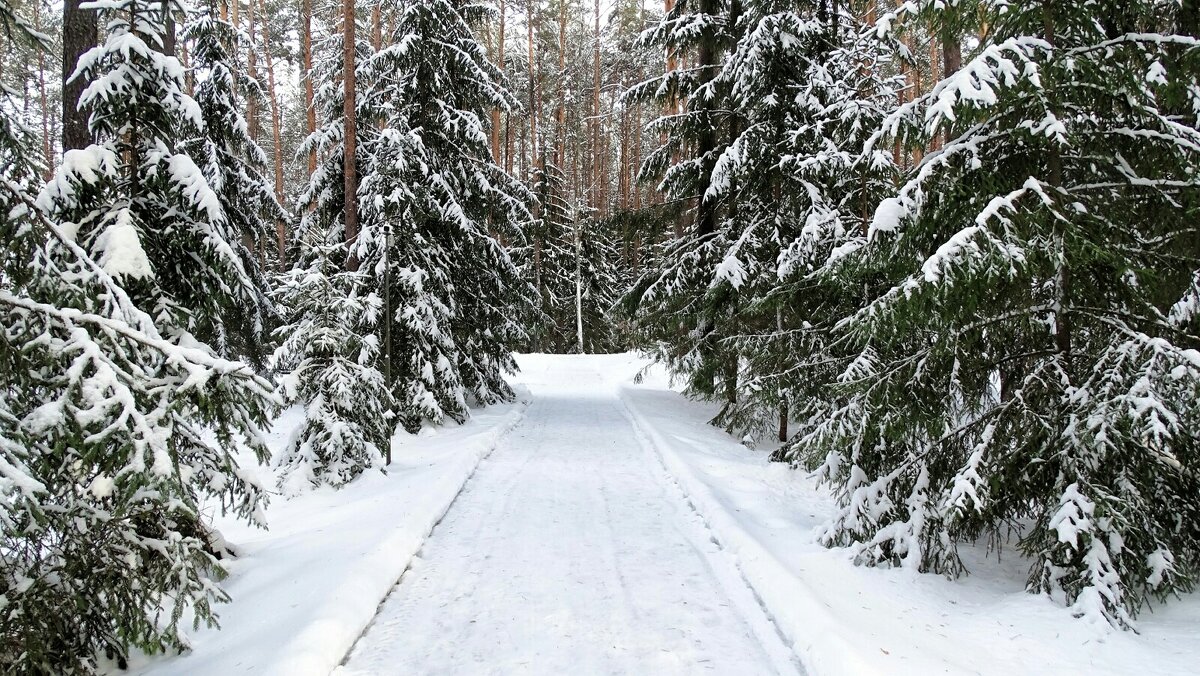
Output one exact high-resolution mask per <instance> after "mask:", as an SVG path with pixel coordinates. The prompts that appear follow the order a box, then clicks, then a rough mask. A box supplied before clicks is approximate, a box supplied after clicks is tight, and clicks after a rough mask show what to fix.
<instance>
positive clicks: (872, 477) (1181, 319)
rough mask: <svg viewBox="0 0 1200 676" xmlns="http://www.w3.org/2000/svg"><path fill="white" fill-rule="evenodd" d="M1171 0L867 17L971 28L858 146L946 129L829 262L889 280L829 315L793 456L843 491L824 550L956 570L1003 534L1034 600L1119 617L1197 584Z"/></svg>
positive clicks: (1192, 106) (1186, 113)
mask: <svg viewBox="0 0 1200 676" xmlns="http://www.w3.org/2000/svg"><path fill="white" fill-rule="evenodd" d="M1179 12H1180V8H1179V5H1178V3H1174V2H1166V1H1154V0H1140V1H1135V2H1115V1H1109V0H1084V1H1082V2H1074V3H1060V2H1030V3H1000V2H969V3H968V2H960V3H942V2H934V1H933V0H930V1H928V2H919V3H909V4H907V5H905V6H904V7H903V8H901V9H899V10H898V11H897V12H896V13H895V14H893V15H889V16H886V17H884V18H883V19H882V21H881V24H880V25H881V27H882V28H883V29H885V30H892V31H895V30H900V29H902V28H903V27H905V26H909V27H912V26H913V25H914V24H915V25H923V26H924V27H925V28H926V29H927V30H928V31H929V32H930V33H933V34H939V33H941V32H942V30H943V29H944V28H945V27H947V26H955V27H962V26H965V25H967V24H966V22H967V21H968V20H979V21H982V22H986V25H987V31H986V33H985V39H983V40H982V42H981V44H979V46H978V47H977V48H976V49H975V50H974V53H973V54H972V55H970V58H969V60H968V62H967V63H966V65H965V66H964V67H963V68H962V69H961V70H960V71H958V72H956V73H954V74H952V75H950V76H949V77H947V78H946V79H945V80H943V81H942V82H941V83H939V84H938V85H937V86H936V87H935V88H934V89H933V90H932V91H931V92H930V93H929V94H927V95H926V96H924V97H921V98H918V99H916V100H915V101H913V102H911V103H909V104H906V105H904V106H902V107H901V108H900V109H899V110H898V111H897V112H896V113H895V114H893V115H892V116H890V117H889V118H888V120H887V121H886V122H885V124H884V125H883V131H882V132H881V133H880V134H879V135H878V136H877V139H876V144H878V143H881V142H883V141H884V140H885V139H887V138H893V137H899V138H901V139H905V140H909V141H915V142H918V143H920V142H927V141H929V140H930V139H932V138H934V137H937V136H939V135H940V136H941V137H942V138H944V139H945V144H944V147H942V148H941V149H940V150H938V151H936V152H933V153H930V154H929V155H927V156H926V157H925V158H924V160H923V161H922V162H921V163H920V164H919V166H917V168H916V169H915V171H914V175H913V176H912V178H911V179H910V180H909V181H908V182H907V183H906V184H905V185H904V186H903V187H902V188H901V189H900V191H899V192H898V194H896V195H895V196H894V197H893V198H891V199H888V200H886V201H884V202H883V203H882V204H881V205H880V206H879V208H878V209H877V211H876V212H875V216H874V219H873V222H872V225H871V227H870V231H869V233H868V236H867V241H866V244H865V246H864V247H863V248H861V249H860V250H858V251H857V252H854V253H852V254H849V255H847V256H845V257H843V258H842V259H841V269H842V273H843V274H845V275H847V276H850V277H855V278H859V279H866V278H870V277H873V276H874V277H878V278H882V279H885V280H887V285H888V287H889V288H888V290H887V291H885V292H884V293H882V294H879V295H878V296H877V297H874V298H873V299H871V300H870V302H868V303H867V304H866V305H865V307H863V308H862V309H861V310H859V311H857V312H856V313H854V314H853V315H852V316H850V317H848V318H847V319H846V320H845V321H844V323H843V325H842V327H841V330H842V331H843V332H844V335H845V336H846V337H847V339H849V340H851V341H853V343H854V345H855V346H856V349H857V352H858V355H857V357H856V358H855V359H854V360H853V361H852V362H851V364H850V365H849V366H848V367H847V368H846V369H845V371H844V373H843V374H842V375H841V378H840V382H839V383H838V384H837V386H836V387H834V388H832V389H831V390H830V392H829V394H828V401H829V402H830V404H829V405H828V406H827V410H826V413H827V417H826V418H825V419H824V420H823V421H822V422H821V423H820V424H819V425H817V426H815V427H814V428H813V429H811V430H809V431H808V433H807V434H806V435H805V438H804V439H802V440H801V441H800V444H799V446H798V448H801V449H804V450H805V452H806V453H807V454H808V458H809V460H810V461H811V462H812V463H814V464H816V465H820V471H821V472H822V474H823V475H824V476H825V477H826V479H827V480H828V481H829V482H830V483H832V484H833V485H835V486H836V487H837V488H838V490H839V493H840V495H841V505H842V507H841V509H840V511H839V512H838V513H837V515H836V518H835V519H834V520H833V521H832V523H830V524H829V526H828V528H827V530H826V531H825V534H824V536H823V539H824V541H825V542H826V543H828V544H851V545H853V546H854V548H855V550H856V551H857V552H858V558H859V560H860V561H862V562H866V563H878V562H890V563H900V564H904V565H909V566H913V567H915V568H919V569H922V570H932V571H937V572H942V573H946V574H950V575H954V574H958V573H960V572H962V565H961V563H960V561H959V559H958V556H957V554H956V552H955V545H956V544H957V543H958V542H961V541H964V540H973V539H975V538H977V537H979V536H981V535H983V534H989V533H990V534H1002V533H1003V532H1006V531H1008V529H1009V528H1016V529H1017V530H1018V532H1019V533H1020V548H1021V549H1022V550H1023V551H1024V552H1026V553H1027V554H1028V555H1029V556H1031V557H1032V558H1033V566H1032V569H1031V571H1030V577H1029V589H1030V590H1031V591H1040V592H1046V593H1049V594H1050V595H1052V596H1053V597H1055V598H1061V599H1064V600H1065V601H1066V602H1067V603H1069V604H1070V605H1071V607H1072V609H1073V611H1074V612H1075V614H1076V615H1079V616H1084V617H1087V618H1090V619H1092V620H1099V621H1100V622H1103V621H1104V620H1107V621H1108V622H1110V623H1112V624H1115V625H1119V626H1130V625H1131V622H1132V619H1131V618H1132V616H1133V615H1134V613H1135V612H1136V611H1137V610H1138V609H1139V608H1140V607H1142V605H1143V603H1144V602H1145V601H1146V600H1147V598H1148V596H1150V595H1154V596H1158V597H1160V598H1163V597H1166V596H1169V595H1171V594H1173V593H1175V592H1178V591H1180V590H1186V589H1190V588H1191V587H1192V585H1193V583H1194V579H1195V575H1196V573H1197V569H1198V567H1200V525H1198V524H1200V501H1198V500H1197V497H1196V496H1197V495H1200V480H1198V479H1197V470H1198V463H1200V457H1198V450H1200V449H1198V446H1197V438H1196V433H1195V430H1196V429H1200V427H1198V425H1200V404H1198V402H1200V398H1198V395H1200V352H1197V349H1196V348H1197V347H1200V340H1198V338H1197V335H1198V332H1197V328H1198V326H1197V318H1196V313H1195V307H1196V305H1195V304H1194V299H1195V298H1196V297H1197V296H1196V281H1195V280H1196V278H1195V277H1194V274H1195V270H1196V268H1197V261H1196V259H1197V256H1196V253H1195V252H1196V249H1195V234H1194V223H1195V219H1196V217H1197V205H1198V204H1200V202H1198V200H1197V197H1200V195H1198V194H1197V182H1196V178H1195V176H1196V171H1197V168H1198V166H1200V133H1198V132H1197V131H1196V127H1197V118H1196V112H1195V111H1196V110H1197V109H1198V108H1197V103H1198V102H1200V100H1198V99H1197V92H1196V90H1195V87H1194V82H1195V80H1196V77H1197V72H1198V71H1197V68H1198V67H1200V60H1198V59H1200V53H1198V46H1197V43H1196V40H1195V38H1194V36H1191V35H1180V34H1178V33H1177V32H1176V24H1175V22H1176V20H1177V18H1178V15H1179ZM910 29H911V28H910ZM1189 299H1191V300H1189Z"/></svg>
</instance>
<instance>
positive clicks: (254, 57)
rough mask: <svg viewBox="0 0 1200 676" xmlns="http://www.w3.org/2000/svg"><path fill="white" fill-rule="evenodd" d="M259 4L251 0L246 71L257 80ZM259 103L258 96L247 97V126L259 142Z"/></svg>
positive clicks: (255, 140) (252, 78)
mask: <svg viewBox="0 0 1200 676" xmlns="http://www.w3.org/2000/svg"><path fill="white" fill-rule="evenodd" d="M257 4H258V3H257V2H256V1H255V0H250V5H249V10H250V47H249V52H248V53H247V54H246V73H247V75H249V76H250V79H251V80H254V81H255V82H257V81H258V34H257V29H258V12H256V11H255V9H256V7H255V5H257ZM258 103H259V101H258V97H255V96H247V97H246V127H247V131H248V132H249V134H250V138H252V139H254V142H255V143H257V142H258V135H259V130H260V125H259V119H258Z"/></svg>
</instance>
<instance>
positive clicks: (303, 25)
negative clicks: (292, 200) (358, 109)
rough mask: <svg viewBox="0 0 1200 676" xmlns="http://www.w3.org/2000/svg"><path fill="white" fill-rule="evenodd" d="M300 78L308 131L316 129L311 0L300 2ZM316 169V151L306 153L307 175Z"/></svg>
mask: <svg viewBox="0 0 1200 676" xmlns="http://www.w3.org/2000/svg"><path fill="white" fill-rule="evenodd" d="M300 79H301V80H303V81H304V114H305V119H306V121H307V123H308V124H307V126H308V133H309V134H310V135H311V134H315V133H316V131H317V109H316V107H314V105H313V83H312V0H301V2H300ZM316 170H317V153H316V151H315V150H310V151H309V153H308V175H309V176H312V174H313V172H315V171H316Z"/></svg>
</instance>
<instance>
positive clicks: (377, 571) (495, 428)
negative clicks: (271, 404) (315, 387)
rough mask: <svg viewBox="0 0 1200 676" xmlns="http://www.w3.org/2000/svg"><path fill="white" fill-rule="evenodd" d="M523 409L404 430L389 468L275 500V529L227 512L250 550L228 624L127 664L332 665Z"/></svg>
mask: <svg viewBox="0 0 1200 676" xmlns="http://www.w3.org/2000/svg"><path fill="white" fill-rule="evenodd" d="M521 399H523V400H524V399H527V396H526V395H525V394H522V395H521ZM524 407H525V402H524V401H520V402H516V403H513V404H507V405H498V406H492V407H490V408H487V409H484V410H478V411H475V412H474V417H473V418H472V419H471V420H469V421H468V422H467V423H466V424H464V425H461V426H456V425H449V426H446V427H443V428H440V429H437V430H426V431H425V432H424V433H423V434H421V435H418V436H410V435H407V434H403V433H401V434H398V435H397V436H396V437H394V438H393V440H392V444H393V446H392V448H393V461H392V464H391V466H389V468H388V474H387V475H386V476H385V475H383V474H382V473H379V472H369V473H367V474H365V475H364V476H362V477H360V478H359V479H358V480H356V481H354V482H353V483H352V484H350V485H349V486H347V487H346V488H344V489H343V490H341V491H334V490H332V489H327V488H326V489H322V490H318V491H314V492H312V493H308V494H304V495H302V496H300V497H297V498H293V499H291V500H285V499H283V498H275V500H274V501H273V502H272V503H271V505H270V506H269V507H268V509H267V521H268V524H269V525H270V530H268V531H263V530H259V529H256V528H253V527H249V526H247V525H245V524H242V523H239V522H236V521H232V520H228V519H220V518H218V519H217V527H218V528H219V529H220V530H221V532H222V533H223V534H224V536H225V538H226V539H227V540H228V541H229V542H230V543H232V544H233V545H234V546H235V547H237V548H238V550H239V551H240V552H242V555H241V556H240V557H239V558H238V559H236V560H234V561H233V562H231V563H230V564H229V577H228V578H226V580H225V581H224V583H223V587H224V588H225V590H226V591H227V592H229V594H230V596H231V597H232V601H231V602H230V603H228V604H225V605H221V606H218V608H217V612H218V614H219V615H220V622H221V630H220V631H218V630H215V629H207V628H202V629H200V630H198V631H196V632H195V633H194V635H193V636H192V643H193V650H192V651H191V652H190V653H187V654H184V655H181V656H171V657H162V656H159V657H156V658H153V659H152V660H150V661H149V662H147V661H146V660H145V658H141V662H140V663H135V664H133V665H131V666H132V668H131V670H130V672H129V673H131V674H147V675H151V674H152V675H154V676H167V675H173V674H181V675H182V674H186V675H188V676H206V675H211V676H232V675H235V674H255V675H259V674H276V675H279V676H304V675H306V674H313V675H320V676H325V675H326V674H328V673H329V672H330V671H331V670H332V669H334V668H335V667H336V666H337V664H338V663H339V662H340V661H341V660H342V658H343V657H344V656H345V655H346V653H347V651H349V650H350V647H351V646H352V645H353V644H354V641H355V639H357V638H358V636H359V635H360V634H361V633H362V630H363V628H364V627H366V626H367V624H368V623H369V622H370V621H371V618H372V617H373V616H374V615H375V612H376V610H377V608H378V605H379V602H380V601H381V600H382V599H383V598H384V597H385V596H386V595H387V593H388V591H389V590H390V589H391V588H392V586H393V584H395V582H396V580H397V579H399V577H400V576H401V574H402V573H403V572H404V570H405V568H407V566H408V564H409V562H410V561H411V560H412V557H413V555H414V554H415V553H416V552H417V550H419V549H420V547H421V544H422V543H423V542H424V541H425V538H426V537H427V536H428V535H429V533H430V531H431V530H432V529H433V527H434V525H435V524H436V523H437V522H438V520H439V519H441V517H442V516H443V515H444V514H445V512H446V510H447V508H449V506H450V504H451V503H452V502H453V501H454V499H455V497H456V496H457V495H458V493H459V492H460V491H461V489H462V486H463V484H464V483H466V481H467V479H468V478H470V476H471V474H472V473H473V472H474V471H475V468H476V466H477V465H478V463H479V461H480V460H481V459H482V458H483V457H484V456H486V455H487V454H488V453H489V452H490V451H491V450H492V449H493V448H494V447H495V446H496V443H497V441H498V440H499V439H500V437H501V436H503V435H504V434H505V433H506V432H508V431H509V430H510V429H512V427H513V426H515V425H516V424H517V423H518V421H519V420H520V418H521V416H522V414H523V413H524ZM301 415H302V411H300V410H299V409H291V410H289V411H288V412H285V414H284V416H282V417H281V418H280V420H278V421H277V422H276V424H275V426H274V429H273V431H272V433H271V438H270V440H269V443H270V445H271V447H272V449H274V450H278V449H279V448H281V447H282V446H283V445H284V444H285V443H286V441H287V439H286V436H287V435H288V434H290V433H291V431H292V430H293V429H295V428H296V427H297V425H298V424H299V423H300V421H301ZM262 471H264V472H266V471H267V470H266V469H265V468H263V469H262Z"/></svg>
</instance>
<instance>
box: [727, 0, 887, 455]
mask: <svg viewBox="0 0 1200 676" xmlns="http://www.w3.org/2000/svg"><path fill="white" fill-rule="evenodd" d="M740 21H742V22H743V24H744V32H745V34H744V35H743V36H742V37H741V39H740V40H739V41H738V43H737V45H736V47H735V48H734V49H733V51H732V52H731V54H730V55H729V58H728V60H727V61H726V62H725V64H724V65H723V67H722V70H721V72H720V74H719V75H718V76H717V78H716V82H717V83H719V84H718V86H720V87H723V88H725V89H727V90H728V91H729V92H730V104H731V106H732V107H733V110H734V111H736V114H737V115H738V118H739V120H740V124H739V126H738V134H737V136H736V137H735V138H734V140H733V142H732V143H731V144H730V146H729V148H728V149H727V150H726V151H725V152H724V153H723V154H722V156H721V157H720V159H719V160H718V163H717V166H716V168H715V171H714V175H715V176H720V177H723V180H722V181H721V184H720V186H719V188H714V190H715V191H717V192H726V193H728V194H729V195H730V199H731V200H735V201H736V205H735V206H734V207H732V208H731V209H730V216H731V219H730V222H729V227H730V236H729V237H728V241H727V243H726V248H725V249H724V250H723V251H722V252H721V256H722V262H721V263H720V264H719V265H718V266H717V267H716V273H715V275H714V283H724V284H728V285H729V286H730V287H732V288H733V289H734V290H735V291H736V293H737V294H738V296H739V297H740V298H741V301H740V302H739V306H738V311H737V313H736V318H737V331H736V333H734V334H732V335H730V336H729V337H727V338H726V339H725V343H726V345H728V346H730V348H731V349H732V351H733V352H735V353H737V354H738V355H740V356H741V361H740V363H741V372H740V373H739V384H738V396H737V399H736V402H734V403H733V404H732V405H730V406H729V407H728V408H727V409H726V411H725V412H724V414H723V415H722V416H721V417H720V418H719V419H718V422H720V423H722V424H724V425H725V426H726V427H728V428H730V429H737V430H739V431H744V432H749V433H751V434H752V435H753V436H758V435H759V434H760V433H762V432H765V431H766V429H768V428H773V427H776V426H778V427H777V429H778V431H779V433H780V434H783V435H785V436H786V423H787V419H788V417H790V416H794V415H795V411H794V408H793V407H792V405H791V404H790V402H789V400H792V401H794V402H795V403H797V404H803V403H806V402H807V401H809V400H810V398H811V396H812V395H813V394H814V393H815V392H816V391H817V390H818V389H819V386H820V384H821V383H823V382H828V381H829V377H830V375H831V369H830V368H829V364H830V363H831V357H832V356H833V354H832V353H831V347H832V346H831V345H830V337H829V331H830V329H831V327H832V325H833V324H834V323H835V322H836V321H837V320H838V319H840V318H841V317H842V316H844V314H843V313H844V311H845V309H846V308H847V307H856V304H857V303H858V302H860V301H861V298H862V293H863V289H862V287H861V286H856V287H855V288H849V287H847V286H846V285H845V284H843V283H841V282H840V281H839V280H837V279H834V278H825V277H820V276H819V275H817V274H816V273H817V272H818V271H819V270H821V268H822V267H823V265H824V262H825V261H826V260H827V258H828V257H829V256H830V255H831V254H832V253H833V252H834V251H840V250H843V249H844V248H845V247H847V246H850V245H851V243H852V242H854V241H855V240H859V239H861V238H862V236H863V235H864V234H865V231H866V220H867V219H868V218H869V216H870V214H871V213H872V211H873V209H874V206H875V204H876V203H877V202H878V200H879V199H880V198H882V196H883V195H884V192H883V191H884V190H887V189H890V188H891V186H892V185H893V183H892V181H893V180H894V169H893V166H892V158H891V156H890V155H889V154H887V153H881V152H876V153H871V154H869V155H866V156H863V155H862V154H861V149H862V147H863V144H864V142H865V141H866V139H867V138H868V137H869V135H870V133H871V131H873V130H874V129H875V128H876V127H877V126H878V124H879V122H880V121H881V120H882V118H883V116H884V115H885V114H886V113H887V112H888V111H889V110H892V109H894V102H895V100H896V96H895V89H896V87H897V85H898V83H896V82H894V81H891V80H889V79H888V78H887V77H886V76H885V73H886V72H887V63H886V59H885V58H884V56H883V47H884V45H883V44H881V42H880V41H879V40H878V39H877V38H876V36H875V33H874V26H869V25H864V24H863V23H862V22H861V21H860V20H859V19H858V18H856V16H855V15H854V14H852V13H851V12H849V11H845V10H843V11H841V12H840V13H835V12H834V11H832V9H831V7H830V6H829V4H828V3H824V2H805V3H795V2H779V1H777V0H746V1H745V2H743V3H742V11H741V15H740Z"/></svg>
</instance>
